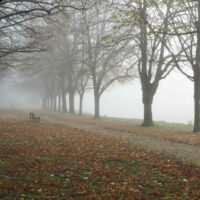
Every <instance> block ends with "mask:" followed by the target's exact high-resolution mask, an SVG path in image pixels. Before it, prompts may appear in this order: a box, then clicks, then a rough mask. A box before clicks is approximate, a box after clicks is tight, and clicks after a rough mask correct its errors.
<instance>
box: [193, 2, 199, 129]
mask: <svg viewBox="0 0 200 200" xmlns="http://www.w3.org/2000/svg"><path fill="white" fill-rule="evenodd" d="M195 25H196V30H197V48H196V65H195V67H194V68H193V71H194V127H193V132H200V102H199V101H200V32H199V31H200V2H199V1H198V21H197V22H196V24H195Z"/></svg>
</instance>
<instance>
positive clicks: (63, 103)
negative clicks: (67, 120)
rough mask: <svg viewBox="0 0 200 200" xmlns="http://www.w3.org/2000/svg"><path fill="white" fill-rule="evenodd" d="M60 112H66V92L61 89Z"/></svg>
mask: <svg viewBox="0 0 200 200" xmlns="http://www.w3.org/2000/svg"><path fill="white" fill-rule="evenodd" d="M62 112H63V113H66V112H67V106H66V92H65V91H64V90H62Z"/></svg>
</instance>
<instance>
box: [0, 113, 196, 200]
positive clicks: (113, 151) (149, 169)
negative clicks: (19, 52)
mask: <svg viewBox="0 0 200 200" xmlns="http://www.w3.org/2000/svg"><path fill="white" fill-rule="evenodd" d="M74 118H75V117H74ZM73 120H75V119H73ZM84 123H85V122H84ZM199 180H200V168H199V167H197V166H194V165H186V164H184V163H182V162H178V161H176V160H174V159H169V158H168V157H166V156H164V155H162V154H157V153H150V152H149V151H146V150H143V149H140V148H136V147H133V146H132V145H131V144H130V143H129V142H128V141H125V140H121V141H120V140H118V139H116V138H114V137H106V136H104V135H100V134H98V133H95V132H92V131H85V130H80V129H76V128H70V127H67V126H65V125H62V124H55V123H50V122H47V121H44V120H43V119H42V122H41V123H30V122H28V115H27V114H26V113H23V112H18V111H15V112H14V111H12V112H11V111H1V112H0V199H2V200H4V199H9V200H10V199H17V200H18V199H20V200H21V199H23V200H26V199H34V200H36V199H52V200H53V199H84V200H85V199H102V200H106V199H108V200H112V199H125V200H126V199H130V200H133V199H135V200H160V199H171V200H184V199H185V200H186V199H190V200H198V199H199V198H200V189H199V188H200V181H199Z"/></svg>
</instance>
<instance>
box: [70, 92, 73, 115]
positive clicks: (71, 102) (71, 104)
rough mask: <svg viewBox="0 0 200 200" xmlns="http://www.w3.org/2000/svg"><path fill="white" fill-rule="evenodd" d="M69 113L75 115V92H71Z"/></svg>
mask: <svg viewBox="0 0 200 200" xmlns="http://www.w3.org/2000/svg"><path fill="white" fill-rule="evenodd" d="M69 112H70V114H74V91H73V90H71V91H70V92H69Z"/></svg>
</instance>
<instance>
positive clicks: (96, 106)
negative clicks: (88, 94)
mask: <svg viewBox="0 0 200 200" xmlns="http://www.w3.org/2000/svg"><path fill="white" fill-rule="evenodd" d="M99 107H100V96H99V95H98V94H94V118H95V119H97V118H99V117H100V109H99Z"/></svg>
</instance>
